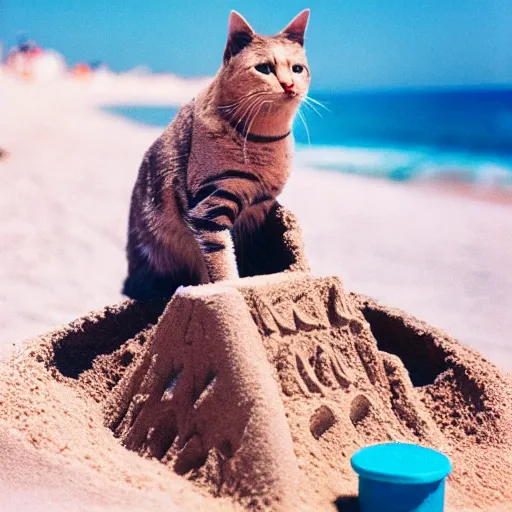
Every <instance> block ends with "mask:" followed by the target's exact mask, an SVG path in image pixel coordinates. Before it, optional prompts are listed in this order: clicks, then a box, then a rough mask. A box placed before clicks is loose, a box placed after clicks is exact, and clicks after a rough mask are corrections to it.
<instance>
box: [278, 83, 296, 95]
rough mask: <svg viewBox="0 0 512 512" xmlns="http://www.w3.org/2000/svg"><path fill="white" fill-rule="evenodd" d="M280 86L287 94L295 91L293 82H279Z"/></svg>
mask: <svg viewBox="0 0 512 512" xmlns="http://www.w3.org/2000/svg"><path fill="white" fill-rule="evenodd" d="M281 87H282V88H283V90H284V92H287V93H288V94H292V93H294V92H295V84H294V83H293V82H281Z"/></svg>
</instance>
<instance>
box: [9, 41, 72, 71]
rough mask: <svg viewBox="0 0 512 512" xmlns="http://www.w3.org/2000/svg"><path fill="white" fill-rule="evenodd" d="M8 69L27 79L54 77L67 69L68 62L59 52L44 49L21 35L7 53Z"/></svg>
mask: <svg viewBox="0 0 512 512" xmlns="http://www.w3.org/2000/svg"><path fill="white" fill-rule="evenodd" d="M6 66H7V70H9V71H11V72H12V73H14V74H15V75H18V76H21V77H23V78H26V79H33V78H43V79H45V78H54V77H56V76H59V75H62V74H63V73H64V72H65V71H66V62H65V60H64V57H63V56H62V55H60V54H59V53H57V52H55V51H53V50H49V49H43V48H42V47H41V46H39V45H38V44H37V43H36V42H35V41H33V40H32V39H29V38H28V37H27V36H25V35H24V36H21V37H20V38H19V39H18V43H17V45H16V46H14V47H13V48H11V50H10V51H9V53H8V55H7V61H6Z"/></svg>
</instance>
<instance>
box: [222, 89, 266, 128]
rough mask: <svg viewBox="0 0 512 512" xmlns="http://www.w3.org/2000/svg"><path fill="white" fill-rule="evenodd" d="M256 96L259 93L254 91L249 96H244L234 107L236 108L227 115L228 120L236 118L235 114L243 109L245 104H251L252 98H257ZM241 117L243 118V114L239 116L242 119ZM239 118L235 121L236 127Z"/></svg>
mask: <svg viewBox="0 0 512 512" xmlns="http://www.w3.org/2000/svg"><path fill="white" fill-rule="evenodd" d="M258 98H259V93H256V94H251V96H250V97H245V98H244V99H243V100H241V101H240V103H239V105H238V106H237V107H236V109H235V110H234V111H233V112H232V113H231V115H230V116H229V121H230V122H232V121H233V120H236V118H237V117H238V116H237V114H238V113H239V112H241V111H242V110H244V109H245V107H247V105H252V104H253V100H257V99H258ZM249 108H250V107H249ZM246 110H247V109H246ZM242 118H243V116H241V117H240V119H242ZM240 119H239V120H238V122H237V125H236V126H237V127H238V124H239V122H240Z"/></svg>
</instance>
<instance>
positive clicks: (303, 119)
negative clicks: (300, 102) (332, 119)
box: [297, 109, 311, 146]
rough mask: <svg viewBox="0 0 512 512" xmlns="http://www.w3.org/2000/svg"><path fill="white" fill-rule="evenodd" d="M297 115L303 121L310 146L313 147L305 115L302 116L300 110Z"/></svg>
mask: <svg viewBox="0 0 512 512" xmlns="http://www.w3.org/2000/svg"><path fill="white" fill-rule="evenodd" d="M297 114H298V116H299V118H300V120H301V121H302V124H303V125H304V128H305V129H306V135H307V136H308V145H309V146H311V139H310V138H309V129H308V125H307V123H306V119H305V118H304V115H303V114H302V112H301V111H300V109H299V110H297Z"/></svg>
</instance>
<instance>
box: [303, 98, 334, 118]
mask: <svg viewBox="0 0 512 512" xmlns="http://www.w3.org/2000/svg"><path fill="white" fill-rule="evenodd" d="M305 98H307V99H308V100H309V101H311V102H312V103H314V104H315V105H318V106H319V107H322V108H323V109H325V110H327V112H329V113H330V114H332V112H331V111H330V110H329V109H328V108H327V107H326V106H325V105H324V104H323V103H322V102H321V101H318V100H315V98H312V97H311V96H308V95H307V94H306V95H305Z"/></svg>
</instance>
